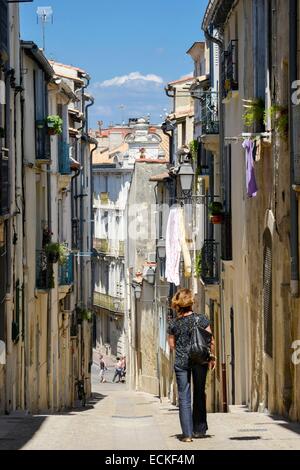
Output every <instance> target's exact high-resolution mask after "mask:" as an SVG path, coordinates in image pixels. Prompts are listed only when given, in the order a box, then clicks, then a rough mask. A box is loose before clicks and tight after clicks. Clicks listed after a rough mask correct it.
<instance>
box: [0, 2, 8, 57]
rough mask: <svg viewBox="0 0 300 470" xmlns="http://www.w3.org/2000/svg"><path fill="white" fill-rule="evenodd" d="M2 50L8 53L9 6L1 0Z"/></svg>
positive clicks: (0, 31) (0, 45)
mask: <svg viewBox="0 0 300 470" xmlns="http://www.w3.org/2000/svg"><path fill="white" fill-rule="evenodd" d="M0 52H4V53H5V54H8V6H7V2H6V0H0Z"/></svg>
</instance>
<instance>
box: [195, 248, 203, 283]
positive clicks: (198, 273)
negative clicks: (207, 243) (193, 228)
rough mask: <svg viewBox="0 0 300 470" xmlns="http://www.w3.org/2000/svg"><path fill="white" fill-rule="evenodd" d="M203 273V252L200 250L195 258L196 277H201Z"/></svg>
mask: <svg viewBox="0 0 300 470" xmlns="http://www.w3.org/2000/svg"><path fill="white" fill-rule="evenodd" d="M201 274H202V252H201V251H198V252H197V254H196V259H195V277H196V278H197V279H199V278H200V277H201Z"/></svg>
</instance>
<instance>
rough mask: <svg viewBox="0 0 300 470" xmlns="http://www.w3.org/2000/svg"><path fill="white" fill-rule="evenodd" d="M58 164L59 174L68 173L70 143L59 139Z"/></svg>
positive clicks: (69, 168) (69, 169)
mask: <svg viewBox="0 0 300 470" xmlns="http://www.w3.org/2000/svg"><path fill="white" fill-rule="evenodd" d="M58 166H59V172H60V174H61V175H70V174H71V166H70V145H69V144H68V143H67V142H64V141H61V142H59V144H58Z"/></svg>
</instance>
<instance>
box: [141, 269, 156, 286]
mask: <svg viewBox="0 0 300 470" xmlns="http://www.w3.org/2000/svg"><path fill="white" fill-rule="evenodd" d="M144 279H145V280H146V281H147V282H148V283H149V284H154V283H155V270H154V269H153V268H152V266H149V267H148V269H147V271H146V272H145V274H144Z"/></svg>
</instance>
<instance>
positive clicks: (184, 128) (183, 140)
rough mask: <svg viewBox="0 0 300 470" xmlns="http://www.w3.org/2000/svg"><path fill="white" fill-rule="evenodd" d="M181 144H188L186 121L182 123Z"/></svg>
mask: <svg viewBox="0 0 300 470" xmlns="http://www.w3.org/2000/svg"><path fill="white" fill-rule="evenodd" d="M181 132H182V134H181V136H182V137H181V145H185V144H186V122H185V121H183V123H182V124H181Z"/></svg>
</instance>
